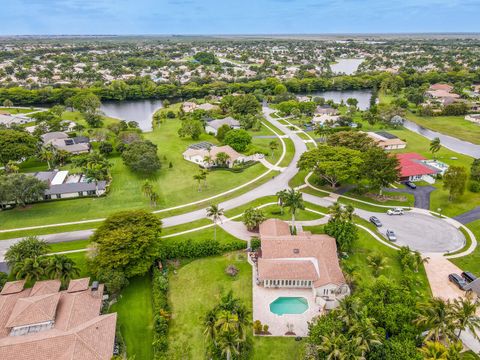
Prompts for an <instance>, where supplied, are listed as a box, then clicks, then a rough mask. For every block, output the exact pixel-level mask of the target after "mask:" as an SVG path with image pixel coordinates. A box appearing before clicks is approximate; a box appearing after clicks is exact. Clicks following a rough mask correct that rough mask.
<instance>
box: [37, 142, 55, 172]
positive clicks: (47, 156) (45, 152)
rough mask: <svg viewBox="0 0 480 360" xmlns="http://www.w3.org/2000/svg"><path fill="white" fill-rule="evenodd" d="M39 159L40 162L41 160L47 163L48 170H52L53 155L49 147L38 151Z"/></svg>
mask: <svg viewBox="0 0 480 360" xmlns="http://www.w3.org/2000/svg"><path fill="white" fill-rule="evenodd" d="M39 157H40V160H43V161H46V162H47V165H48V170H50V169H51V168H52V161H53V159H54V157H55V156H54V154H53V151H52V150H51V148H49V147H43V148H42V149H41V150H40V154H39Z"/></svg>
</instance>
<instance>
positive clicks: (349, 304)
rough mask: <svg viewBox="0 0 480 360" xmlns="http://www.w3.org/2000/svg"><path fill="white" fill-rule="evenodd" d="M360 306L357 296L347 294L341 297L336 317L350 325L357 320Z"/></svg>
mask: <svg viewBox="0 0 480 360" xmlns="http://www.w3.org/2000/svg"><path fill="white" fill-rule="evenodd" d="M361 307H362V304H361V302H360V300H359V299H358V298H356V297H352V296H347V297H345V298H343V299H342V301H341V302H340V306H339V307H338V308H337V314H338V318H339V319H340V320H342V321H343V323H344V324H345V325H346V326H348V327H350V326H352V325H353V324H354V323H355V321H356V320H357V316H359V315H360V313H361V310H362V308H361Z"/></svg>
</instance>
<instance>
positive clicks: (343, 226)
mask: <svg viewBox="0 0 480 360" xmlns="http://www.w3.org/2000/svg"><path fill="white" fill-rule="evenodd" d="M329 210H330V219H329V220H328V223H327V224H326V225H325V227H324V230H325V233H326V234H327V235H330V236H332V237H334V238H335V240H336V241H337V244H338V247H339V249H340V250H341V251H345V252H348V251H350V250H351V249H352V246H353V244H354V243H355V241H357V240H358V230H357V227H356V226H355V224H354V223H353V211H354V208H353V206H351V205H347V206H345V207H344V206H342V205H341V204H339V203H335V204H333V205H332V206H330V208H329Z"/></svg>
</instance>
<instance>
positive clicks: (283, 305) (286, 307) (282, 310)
mask: <svg viewBox="0 0 480 360" xmlns="http://www.w3.org/2000/svg"><path fill="white" fill-rule="evenodd" d="M307 310H308V301H307V299H305V298H303V297H279V298H277V299H276V300H275V301H273V302H272V303H271V304H270V311H271V312H272V313H274V314H277V315H284V314H303V313H304V312H305V311H307Z"/></svg>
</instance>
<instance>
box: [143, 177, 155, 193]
mask: <svg viewBox="0 0 480 360" xmlns="http://www.w3.org/2000/svg"><path fill="white" fill-rule="evenodd" d="M142 192H143V195H145V196H147V197H150V194H151V193H152V192H153V185H152V183H151V182H150V180H148V179H147V180H145V181H144V182H143V184H142Z"/></svg>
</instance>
